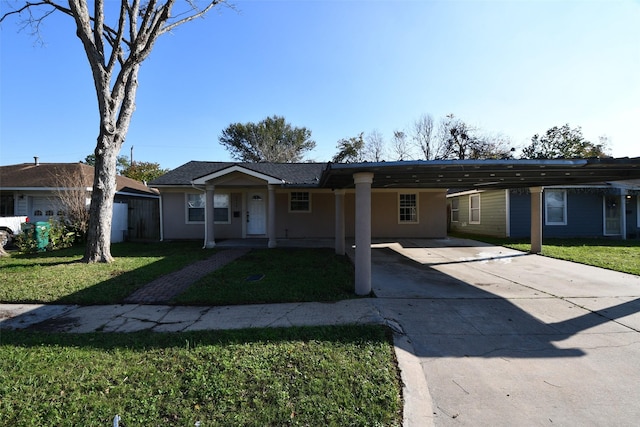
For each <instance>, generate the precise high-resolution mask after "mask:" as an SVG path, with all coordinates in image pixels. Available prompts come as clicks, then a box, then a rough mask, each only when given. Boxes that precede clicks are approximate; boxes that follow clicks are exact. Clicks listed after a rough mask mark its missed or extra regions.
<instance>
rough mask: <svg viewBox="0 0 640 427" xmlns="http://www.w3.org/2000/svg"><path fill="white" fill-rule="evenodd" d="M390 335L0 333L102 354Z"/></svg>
mask: <svg viewBox="0 0 640 427" xmlns="http://www.w3.org/2000/svg"><path fill="white" fill-rule="evenodd" d="M392 339H393V338H392V336H391V331H390V330H389V329H388V328H386V327H384V326H381V325H339V326H304V327H288V328H251V329H234V330H203V331H191V332H181V333H179V334H176V333H159V332H151V331H139V332H127V333H104V332H92V333H82V334H74V333H68V332H57V333H51V332H37V331H31V330H27V331H15V330H2V345H13V346H21V347H40V346H43V345H44V346H69V347H86V348H96V349H102V350H113V349H117V348H127V349H130V350H135V351H147V350H150V349H162V348H170V347H178V348H190V347H196V346H201V345H211V344H216V345H232V344H246V343H278V342H285V341H292V340H296V341H310V340H314V341H328V342H341V343H360V342H388V343H391V342H392Z"/></svg>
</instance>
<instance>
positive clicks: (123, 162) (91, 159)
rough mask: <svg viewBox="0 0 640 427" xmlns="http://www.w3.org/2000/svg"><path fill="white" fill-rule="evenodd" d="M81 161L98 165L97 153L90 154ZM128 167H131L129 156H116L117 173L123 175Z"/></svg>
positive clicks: (90, 164)
mask: <svg viewBox="0 0 640 427" xmlns="http://www.w3.org/2000/svg"><path fill="white" fill-rule="evenodd" d="M80 163H84V164H85V165H89V166H93V167H95V166H96V155H95V154H89V155H88V156H87V157H85V158H84V160H83V161H81V162H80ZM128 167H129V159H128V158H127V156H118V157H117V158H116V173H118V174H120V175H122V171H123V170H125V169H126V168H128Z"/></svg>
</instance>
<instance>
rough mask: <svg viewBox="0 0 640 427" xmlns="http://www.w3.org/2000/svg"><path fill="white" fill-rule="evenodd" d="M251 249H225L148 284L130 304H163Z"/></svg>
mask: <svg viewBox="0 0 640 427" xmlns="http://www.w3.org/2000/svg"><path fill="white" fill-rule="evenodd" d="M250 250H251V249H249V248H237V249H225V250H222V251H219V252H217V253H215V254H214V255H212V256H210V257H209V258H207V259H204V260H202V261H198V262H195V263H193V264H190V265H188V266H186V267H185V268H183V269H182V270H178V271H175V272H173V273H170V274H167V275H165V276H162V277H159V278H157V279H156V280H154V281H152V282H150V283H148V284H146V285H145V286H143V287H142V288H140V289H138V290H137V291H135V292H134V293H132V294H131V295H129V296H128V297H127V298H125V300H124V302H125V303H128V304H162V303H166V302H168V301H170V300H171V299H172V298H173V297H175V296H176V295H178V294H180V293H182V292H183V291H185V290H186V289H187V288H188V287H189V286H191V285H192V284H193V283H195V282H196V281H197V280H198V279H200V278H202V277H204V276H206V275H207V274H209V273H211V272H213V271H215V270H217V269H219V268H221V267H223V266H225V265H227V264H228V263H230V262H231V261H233V260H235V259H237V258H240V257H241V256H243V255H245V254H246V253H247V252H249V251H250Z"/></svg>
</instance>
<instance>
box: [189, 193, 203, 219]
mask: <svg viewBox="0 0 640 427" xmlns="http://www.w3.org/2000/svg"><path fill="white" fill-rule="evenodd" d="M204 203H205V195H204V194H187V222H204Z"/></svg>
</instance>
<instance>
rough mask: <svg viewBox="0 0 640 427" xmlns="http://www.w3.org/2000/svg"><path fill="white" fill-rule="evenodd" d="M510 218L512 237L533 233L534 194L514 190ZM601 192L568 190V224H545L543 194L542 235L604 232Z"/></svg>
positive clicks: (597, 234) (586, 234) (578, 235)
mask: <svg viewBox="0 0 640 427" xmlns="http://www.w3.org/2000/svg"><path fill="white" fill-rule="evenodd" d="M509 196H510V207H511V209H510V212H509V215H510V216H509V220H510V222H511V237H514V238H519V237H529V236H530V234H531V225H530V224H531V195H530V194H522V193H518V192H511V194H510V195H509ZM602 197H603V196H602V194H589V193H576V192H572V191H571V190H569V191H567V225H545V224H544V222H545V218H544V197H543V214H542V215H543V230H542V235H543V237H598V236H602V234H603V231H602V228H603V223H602V221H603V218H602V203H603V201H602Z"/></svg>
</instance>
